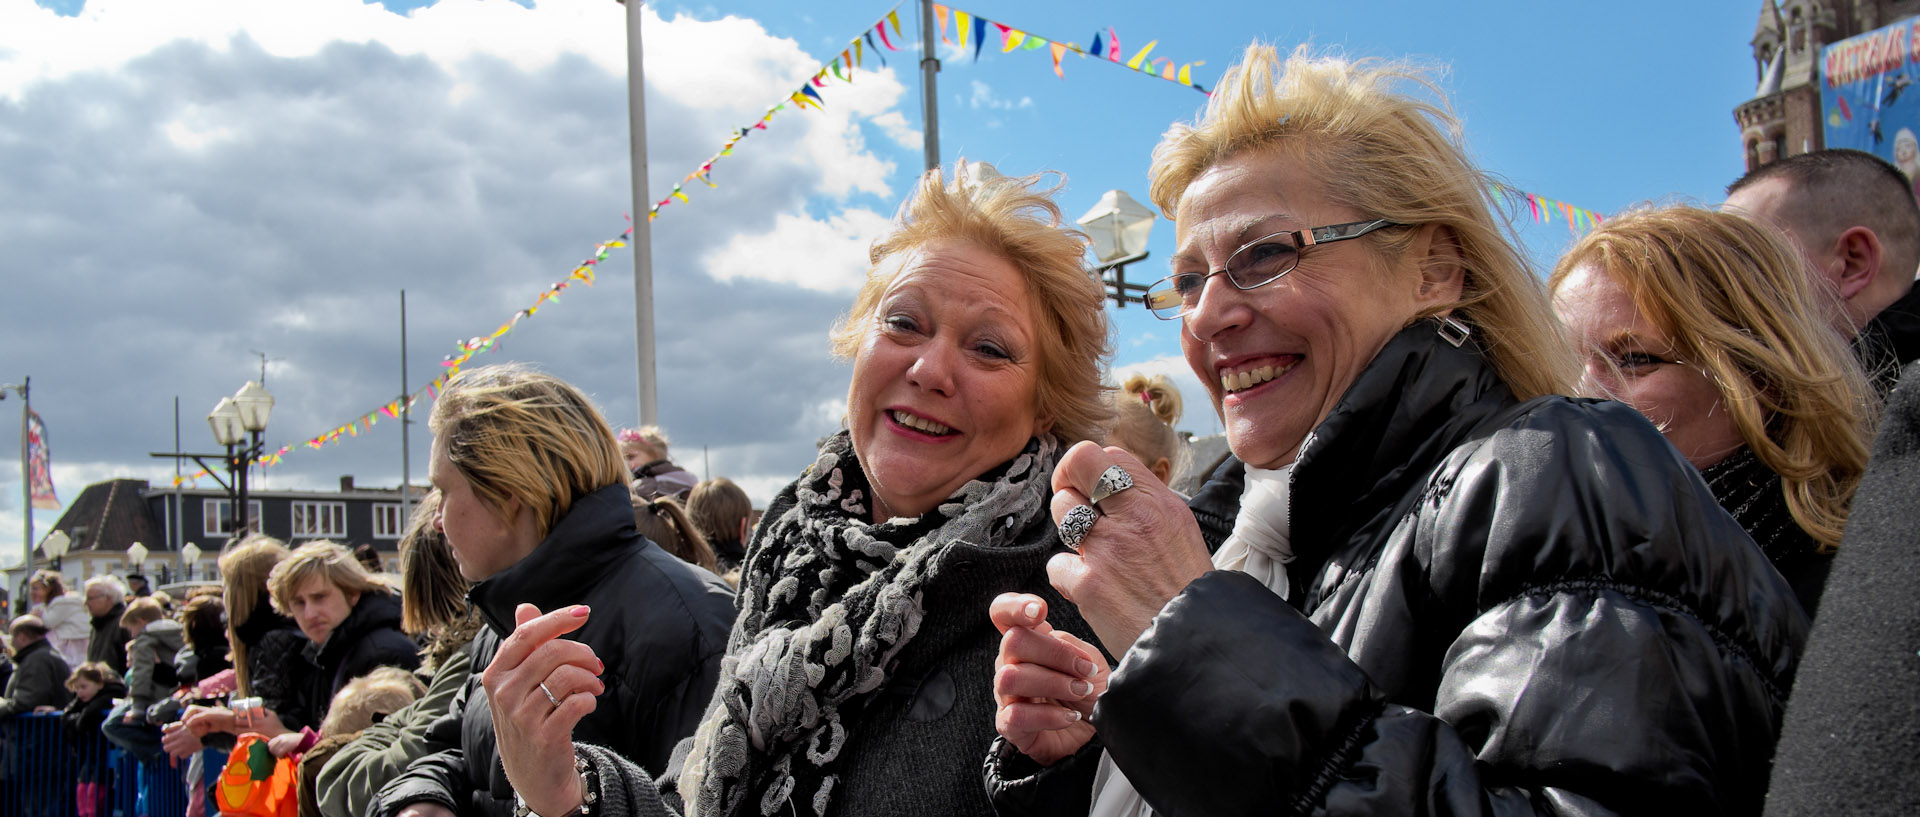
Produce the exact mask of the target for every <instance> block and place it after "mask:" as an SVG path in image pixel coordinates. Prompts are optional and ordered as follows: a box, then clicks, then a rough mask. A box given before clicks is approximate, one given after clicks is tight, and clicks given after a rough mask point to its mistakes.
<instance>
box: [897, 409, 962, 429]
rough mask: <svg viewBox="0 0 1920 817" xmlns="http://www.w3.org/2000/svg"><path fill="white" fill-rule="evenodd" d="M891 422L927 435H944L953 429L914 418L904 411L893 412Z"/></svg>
mask: <svg viewBox="0 0 1920 817" xmlns="http://www.w3.org/2000/svg"><path fill="white" fill-rule="evenodd" d="M893 421H894V422H896V423H899V424H901V425H903V426H906V427H907V428H911V429H914V430H916V431H924V432H926V433H928V434H946V433H949V432H951V431H953V429H951V428H948V427H946V426H943V425H941V424H939V423H936V422H934V421H932V420H926V419H922V418H919V417H915V416H913V415H911V414H908V413H906V412H904V411H895V412H894V413H893Z"/></svg>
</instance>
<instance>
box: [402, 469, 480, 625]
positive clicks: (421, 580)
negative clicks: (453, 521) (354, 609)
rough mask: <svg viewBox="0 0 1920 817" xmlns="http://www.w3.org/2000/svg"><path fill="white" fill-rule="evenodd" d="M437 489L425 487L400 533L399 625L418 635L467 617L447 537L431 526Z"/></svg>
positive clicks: (457, 566) (465, 583) (461, 581)
mask: <svg viewBox="0 0 1920 817" xmlns="http://www.w3.org/2000/svg"><path fill="white" fill-rule="evenodd" d="M439 512H440V492H439V491H438V490H433V491H428V492H427V495H426V496H423V497H421V498H420V504H418V505H415V506H414V508H413V517H412V518H410V519H408V520H407V530H406V532H405V533H403V534H401V536H400V628H401V629H403V630H406V631H407V632H408V633H409V634H412V635H420V634H422V633H425V632H428V631H431V630H433V629H434V628H436V627H443V626H446V625H448V624H452V623H454V622H457V621H460V620H461V619H464V618H466V617H467V614H468V613H469V610H468V608H467V589H468V588H469V587H471V586H472V585H473V583H472V582H469V581H467V578H466V577H465V576H462V575H460V564H459V562H456V561H454V558H453V548H451V547H449V546H448V545H447V537H446V536H444V535H442V534H441V533H440V531H439V530H437V529H436V528H434V526H433V518H434V516H435V515H437V514H439Z"/></svg>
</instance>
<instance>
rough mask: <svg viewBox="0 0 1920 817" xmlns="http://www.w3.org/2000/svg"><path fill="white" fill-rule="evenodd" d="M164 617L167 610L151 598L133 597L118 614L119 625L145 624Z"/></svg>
mask: <svg viewBox="0 0 1920 817" xmlns="http://www.w3.org/2000/svg"><path fill="white" fill-rule="evenodd" d="M166 617H167V611H166V609H165V608H162V607H161V606H160V602H157V601H154V600H153V599H151V598H140V599H134V600H133V601H130V602H128V603H127V609H126V611H125V612H123V613H121V614H120V626H121V627H131V626H133V625H135V624H139V625H142V626H145V625H148V624H152V623H153V622H156V621H159V620H160V619H163V618H166Z"/></svg>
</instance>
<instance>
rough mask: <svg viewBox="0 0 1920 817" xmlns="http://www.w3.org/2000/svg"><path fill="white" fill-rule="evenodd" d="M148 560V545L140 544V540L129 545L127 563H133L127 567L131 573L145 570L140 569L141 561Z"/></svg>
mask: <svg viewBox="0 0 1920 817" xmlns="http://www.w3.org/2000/svg"><path fill="white" fill-rule="evenodd" d="M146 560H147V546H146V545H143V544H140V543H139V542H135V543H133V544H131V545H128V546H127V563H128V564H129V565H131V566H130V567H128V568H127V572H128V573H130V574H131V573H143V572H145V571H143V570H141V569H140V563H142V562H145V561H146Z"/></svg>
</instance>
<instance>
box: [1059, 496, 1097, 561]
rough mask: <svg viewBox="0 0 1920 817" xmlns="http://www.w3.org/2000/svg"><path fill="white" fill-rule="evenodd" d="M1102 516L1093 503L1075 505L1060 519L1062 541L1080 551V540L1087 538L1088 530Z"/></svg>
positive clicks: (1076, 551)
mask: <svg viewBox="0 0 1920 817" xmlns="http://www.w3.org/2000/svg"><path fill="white" fill-rule="evenodd" d="M1099 518H1100V512H1099V511H1096V510H1094V509H1093V506H1092V505H1075V506H1073V510H1070V511H1067V515H1066V517H1064V518H1062V519H1061V520H1060V541H1062V542H1065V543H1066V544H1067V547H1068V548H1070V549H1072V550H1073V551H1074V552H1075V553H1078V552H1080V542H1081V541H1082V540H1084V539H1086V538H1087V531H1088V530H1090V529H1092V528H1093V523H1094V520H1097V519H1099Z"/></svg>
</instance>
